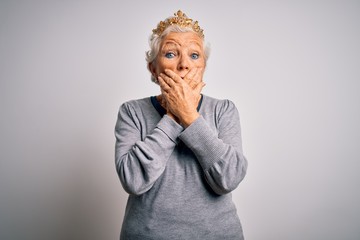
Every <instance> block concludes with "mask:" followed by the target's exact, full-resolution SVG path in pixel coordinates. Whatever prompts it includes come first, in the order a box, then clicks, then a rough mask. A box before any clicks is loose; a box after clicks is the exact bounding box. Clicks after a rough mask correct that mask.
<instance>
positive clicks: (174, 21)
mask: <svg viewBox="0 0 360 240" xmlns="http://www.w3.org/2000/svg"><path fill="white" fill-rule="evenodd" d="M170 25H178V26H180V27H186V28H192V29H193V30H194V31H195V32H196V33H197V34H199V36H200V37H202V38H204V33H203V30H202V29H201V28H200V26H199V24H198V21H195V22H194V21H193V20H192V19H191V18H188V17H187V16H186V14H185V13H183V12H182V11H181V10H178V11H177V12H176V13H174V17H170V18H168V19H166V20H165V21H160V22H159V24H158V26H157V28H156V29H153V33H154V34H157V35H159V36H160V35H161V34H162V33H163V32H164V30H165V29H166V28H167V27H169V26H170Z"/></svg>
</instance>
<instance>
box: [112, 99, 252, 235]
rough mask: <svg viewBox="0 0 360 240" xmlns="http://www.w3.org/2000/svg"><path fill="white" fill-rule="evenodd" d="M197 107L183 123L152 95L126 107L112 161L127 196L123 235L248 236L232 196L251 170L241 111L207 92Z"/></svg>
mask: <svg viewBox="0 0 360 240" xmlns="http://www.w3.org/2000/svg"><path fill="white" fill-rule="evenodd" d="M151 99H152V100H153V101H151ZM198 112H199V113H200V117H198V118H197V119H196V120H195V121H194V122H193V123H192V124H191V125H190V126H188V127H187V128H183V127H182V126H181V125H179V124H178V123H177V122H176V121H174V120H173V119H172V118H170V117H169V116H168V115H166V114H165V110H164V109H162V107H161V106H160V105H159V103H157V101H156V100H155V98H154V97H153V98H143V99H138V100H131V101H128V102H126V103H123V104H122V105H121V107H120V109H119V113H118V119H117V122H116V126H115V137H116V146H115V163H116V170H117V173H118V175H119V178H120V181H121V184H122V186H123V188H124V189H125V191H126V192H127V193H129V198H128V202H127V206H126V210H125V216H124V221H123V225H122V229H121V234H120V239H122V240H125V239H131V240H137V239H139V240H140V239H141V240H146V239H154V240H163V239H164V240H165V239H166V240H168V239H188V240H190V239H191V240H196V239H207V240H211V239H213V240H219V239H243V238H244V237H243V231H242V227H241V223H240V220H239V217H238V215H237V210H236V208H235V205H234V203H233V201H232V196H231V191H232V190H234V189H235V188H236V187H237V186H238V184H239V183H240V182H241V181H242V179H243V178H244V176H245V174H246V169H247V160H246V158H245V157H244V155H243V151H242V143H241V131H240V119H239V114H238V111H237V109H236V107H235V105H234V103H233V102H231V101H230V100H218V99H215V98H211V97H209V96H206V95H203V96H202V101H201V105H199V107H198Z"/></svg>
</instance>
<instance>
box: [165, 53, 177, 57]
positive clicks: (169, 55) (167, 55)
mask: <svg viewBox="0 0 360 240" xmlns="http://www.w3.org/2000/svg"><path fill="white" fill-rule="evenodd" d="M165 57H166V58H173V57H175V54H174V53H172V52H168V53H165Z"/></svg>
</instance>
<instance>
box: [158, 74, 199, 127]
mask: <svg viewBox="0 0 360 240" xmlns="http://www.w3.org/2000/svg"><path fill="white" fill-rule="evenodd" d="M202 72H203V69H199V68H194V69H191V70H190V71H189V73H188V74H187V75H186V76H185V77H184V79H182V78H181V77H180V76H179V75H177V74H176V73H175V72H173V71H171V70H168V69H166V70H165V73H160V76H159V77H158V80H159V84H160V87H161V92H162V96H163V98H164V99H165V102H166V108H167V112H168V113H169V114H173V115H174V116H175V117H176V118H177V119H178V120H179V122H180V124H182V125H183V126H184V127H187V126H189V125H190V124H191V123H192V122H193V121H195V120H196V119H197V118H198V117H199V113H198V112H197V106H198V103H199V100H200V93H201V90H202V88H203V87H204V86H205V83H204V82H203V81H202V79H201V76H202Z"/></svg>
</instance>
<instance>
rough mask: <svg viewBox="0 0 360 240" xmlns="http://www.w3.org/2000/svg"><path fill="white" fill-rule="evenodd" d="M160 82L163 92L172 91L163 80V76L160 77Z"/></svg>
mask: <svg viewBox="0 0 360 240" xmlns="http://www.w3.org/2000/svg"><path fill="white" fill-rule="evenodd" d="M158 81H159V85H160V88H161V90H162V91H165V92H167V91H169V90H170V86H169V84H167V82H166V81H165V80H164V78H162V77H161V76H159V77H158Z"/></svg>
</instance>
